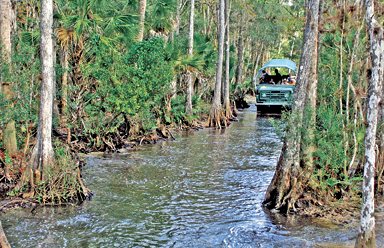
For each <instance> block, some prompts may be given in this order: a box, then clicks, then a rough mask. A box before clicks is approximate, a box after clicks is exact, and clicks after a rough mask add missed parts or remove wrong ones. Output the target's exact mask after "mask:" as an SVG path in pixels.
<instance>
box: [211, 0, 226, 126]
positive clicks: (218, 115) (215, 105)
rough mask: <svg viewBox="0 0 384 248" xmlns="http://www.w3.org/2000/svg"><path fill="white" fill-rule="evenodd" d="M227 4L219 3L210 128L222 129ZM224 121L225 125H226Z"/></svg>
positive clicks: (221, 0)
mask: <svg viewBox="0 0 384 248" xmlns="http://www.w3.org/2000/svg"><path fill="white" fill-rule="evenodd" d="M224 9H225V3H224V0H220V1H219V34H218V36H219V37H218V43H219V52H218V56H217V66H216V81H215V91H214V96H213V102H212V107H211V110H210V113H209V118H208V125H209V126H210V127H221V125H222V117H223V112H222V109H221V78H222V73H223V57H224V56H223V53H224V51H223V50H224V35H225V20H224V19H225V18H224ZM225 124H226V123H225V121H224V125H225Z"/></svg>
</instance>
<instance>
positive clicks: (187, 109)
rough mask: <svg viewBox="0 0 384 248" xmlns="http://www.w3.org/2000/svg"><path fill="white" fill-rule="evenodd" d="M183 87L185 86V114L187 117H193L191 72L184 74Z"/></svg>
mask: <svg viewBox="0 0 384 248" xmlns="http://www.w3.org/2000/svg"><path fill="white" fill-rule="evenodd" d="M184 79H185V86H186V103H185V112H186V113H187V114H189V115H193V110H192V83H193V82H192V81H193V76H192V72H190V71H188V70H187V71H186V72H185V74H184Z"/></svg>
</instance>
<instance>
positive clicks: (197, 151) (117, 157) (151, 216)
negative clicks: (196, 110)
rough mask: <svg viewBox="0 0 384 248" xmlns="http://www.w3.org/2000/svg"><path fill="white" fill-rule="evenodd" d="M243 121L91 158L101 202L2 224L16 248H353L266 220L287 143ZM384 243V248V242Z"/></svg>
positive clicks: (313, 226)
mask: <svg viewBox="0 0 384 248" xmlns="http://www.w3.org/2000/svg"><path fill="white" fill-rule="evenodd" d="M239 117H240V121H239V122H236V123H234V124H233V125H231V126H230V127H229V128H228V129H226V130H210V129H205V130H202V131H198V132H189V133H187V134H179V135H178V136H177V139H176V140H175V141H168V142H162V143H158V144H156V145H150V146H143V148H141V149H139V150H136V151H131V152H129V153H127V154H113V155H107V156H88V157H87V159H86V160H87V165H86V166H85V167H84V171H83V175H84V178H85V182H86V185H87V186H88V187H89V188H90V189H92V191H93V192H94V193H95V196H94V198H93V199H92V201H89V202H86V203H84V204H82V205H80V206H75V207H61V208H40V209H37V210H36V211H34V212H33V213H31V212H30V210H23V209H19V210H12V211H10V212H7V213H5V214H2V222H3V227H4V229H5V232H6V234H7V236H8V239H9V241H10V243H11V245H12V246H13V247H330V246H332V247H349V246H353V244H354V240H355V237H356V232H357V230H356V228H352V227H350V228H346V227H342V226H335V225H330V224H328V223H326V222H322V221H318V220H314V219H303V218H294V219H293V218H292V217H290V218H287V217H284V216H281V215H277V214H272V213H267V212H265V211H264V209H263V208H262V205H261V203H262V201H263V198H264V194H265V191H266V189H267V187H268V184H269V182H270V181H271V178H272V176H273V173H274V169H275V165H276V161H277V158H278V156H279V154H280V149H281V142H280V140H279V138H278V137H277V135H276V134H275V133H274V129H273V128H272V127H271V124H270V123H269V121H268V120H267V119H263V118H261V119H258V120H257V121H256V119H255V109H254V107H251V108H250V109H247V110H244V111H243V112H241V113H240V116H239ZM378 224H379V225H382V222H381V223H380V222H379V223H378ZM381 233H383V230H382V229H381ZM378 236H379V235H378ZM381 236H382V235H381ZM377 242H381V243H382V244H384V240H383V238H382V237H377Z"/></svg>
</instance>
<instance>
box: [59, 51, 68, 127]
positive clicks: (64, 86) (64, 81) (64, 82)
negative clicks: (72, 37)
mask: <svg viewBox="0 0 384 248" xmlns="http://www.w3.org/2000/svg"><path fill="white" fill-rule="evenodd" d="M60 64H61V66H62V67H63V69H64V72H63V75H61V91H62V93H61V123H62V124H66V123H67V111H68V103H67V101H68V69H69V66H68V48H67V47H63V48H62V49H61V50H60Z"/></svg>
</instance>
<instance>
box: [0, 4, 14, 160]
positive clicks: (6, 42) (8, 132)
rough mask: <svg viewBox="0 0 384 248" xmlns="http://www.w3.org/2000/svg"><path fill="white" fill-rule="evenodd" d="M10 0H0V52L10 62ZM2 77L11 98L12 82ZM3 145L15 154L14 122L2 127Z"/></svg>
mask: <svg viewBox="0 0 384 248" xmlns="http://www.w3.org/2000/svg"><path fill="white" fill-rule="evenodd" d="M11 11H12V8H11V1H10V0H1V1H0V37H1V43H0V45H2V46H3V49H2V53H3V56H4V59H5V60H6V61H8V62H9V65H10V63H11V51H12V48H11V47H12V46H11V23H12V22H11ZM10 73H11V72H10ZM2 80H3V78H0V83H1V84H2V85H1V86H2V87H1V88H2V91H3V93H4V95H5V96H6V98H7V99H9V100H11V99H12V96H13V92H12V84H11V83H10V82H2ZM9 108H10V109H12V108H13V105H12V104H10V105H9ZM10 109H9V111H10ZM3 143H4V146H5V149H6V151H7V152H8V153H9V154H10V155H11V154H17V141H16V127H15V122H14V121H10V122H8V123H7V124H6V127H5V129H4V140H3Z"/></svg>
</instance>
